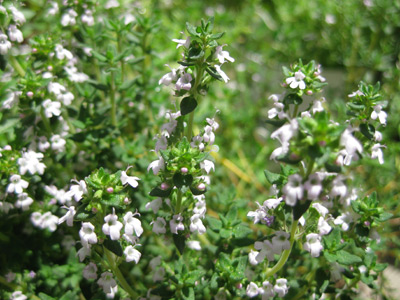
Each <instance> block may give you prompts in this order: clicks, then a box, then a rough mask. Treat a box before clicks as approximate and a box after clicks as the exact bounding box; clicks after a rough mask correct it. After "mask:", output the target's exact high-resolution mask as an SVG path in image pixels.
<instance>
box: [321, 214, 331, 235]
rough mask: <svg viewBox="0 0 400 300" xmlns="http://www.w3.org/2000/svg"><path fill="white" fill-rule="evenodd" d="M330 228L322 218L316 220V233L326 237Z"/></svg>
mask: <svg viewBox="0 0 400 300" xmlns="http://www.w3.org/2000/svg"><path fill="white" fill-rule="evenodd" d="M331 230H332V227H331V226H330V225H329V224H328V222H327V221H326V220H325V219H324V217H319V219H318V231H319V234H320V235H326V234H328V233H329V232H331Z"/></svg>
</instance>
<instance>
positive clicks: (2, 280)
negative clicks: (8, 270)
mask: <svg viewBox="0 0 400 300" xmlns="http://www.w3.org/2000/svg"><path fill="white" fill-rule="evenodd" d="M0 284H2V285H5V286H6V287H8V288H9V289H10V290H12V291H15V290H16V289H17V287H18V286H17V285H16V284H14V283H11V282H8V281H7V280H6V279H5V278H4V277H3V276H0Z"/></svg>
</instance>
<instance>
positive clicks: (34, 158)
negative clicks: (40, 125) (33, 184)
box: [17, 150, 46, 175]
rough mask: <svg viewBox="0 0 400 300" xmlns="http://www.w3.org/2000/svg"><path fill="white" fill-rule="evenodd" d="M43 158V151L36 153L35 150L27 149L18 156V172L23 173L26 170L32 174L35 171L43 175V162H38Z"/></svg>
mask: <svg viewBox="0 0 400 300" xmlns="http://www.w3.org/2000/svg"><path fill="white" fill-rule="evenodd" d="M42 158H43V153H36V152H35V151H32V150H28V151H27V152H23V153H22V157H21V158H18V161H17V162H18V165H19V172H20V173H21V174H22V175H25V174H26V172H29V173H30V174H32V175H34V174H36V173H38V174H40V175H43V173H44V169H45V168H46V166H45V164H44V163H42V162H40V160H41V159H42Z"/></svg>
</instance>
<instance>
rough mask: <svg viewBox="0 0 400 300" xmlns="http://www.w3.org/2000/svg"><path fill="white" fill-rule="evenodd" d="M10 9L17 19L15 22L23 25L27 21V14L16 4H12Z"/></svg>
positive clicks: (14, 18)
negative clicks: (15, 5) (16, 6)
mask: <svg viewBox="0 0 400 300" xmlns="http://www.w3.org/2000/svg"><path fill="white" fill-rule="evenodd" d="M9 9H10V10H11V13H12V16H13V20H14V21H15V23H18V24H20V25H22V24H24V23H25V22H26V19H25V16H24V14H23V13H22V12H20V11H19V10H18V9H16V8H15V7H14V6H10V7H9Z"/></svg>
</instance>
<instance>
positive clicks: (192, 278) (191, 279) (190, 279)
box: [184, 270, 205, 286]
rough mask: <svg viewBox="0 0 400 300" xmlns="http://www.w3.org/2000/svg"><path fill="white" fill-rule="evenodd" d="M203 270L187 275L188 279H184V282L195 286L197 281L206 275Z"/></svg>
mask: <svg viewBox="0 0 400 300" xmlns="http://www.w3.org/2000/svg"><path fill="white" fill-rule="evenodd" d="M204 273H205V272H204V271H203V270H194V271H191V272H189V273H187V274H186V276H185V277H186V278H185V279H184V282H185V284H186V285H189V286H190V285H195V284H196V281H200V280H201V277H202V276H203V275H204Z"/></svg>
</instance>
